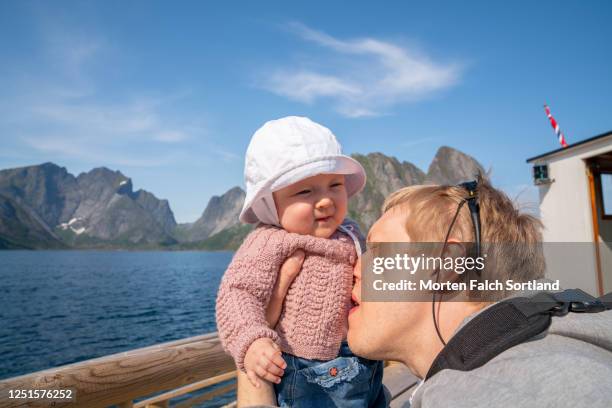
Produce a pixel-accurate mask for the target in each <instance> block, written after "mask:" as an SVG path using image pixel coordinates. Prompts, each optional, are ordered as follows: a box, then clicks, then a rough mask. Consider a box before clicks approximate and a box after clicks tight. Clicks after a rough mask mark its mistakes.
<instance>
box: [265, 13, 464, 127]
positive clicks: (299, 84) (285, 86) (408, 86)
mask: <svg viewBox="0 0 612 408" xmlns="http://www.w3.org/2000/svg"><path fill="white" fill-rule="evenodd" d="M289 28H290V30H291V31H293V32H294V33H296V34H297V35H298V36H300V37H301V38H302V39H303V40H305V41H308V42H310V43H313V44H316V45H318V46H320V47H322V48H324V49H325V50H327V51H330V52H331V55H329V56H328V55H325V56H321V55H316V56H314V55H312V56H310V58H309V62H308V63H307V62H304V61H302V62H301V63H297V64H294V65H293V66H289V67H283V68H279V69H276V70H273V71H272V72H271V73H270V72H268V73H267V75H266V76H265V78H264V79H261V80H260V82H259V85H260V86H261V87H263V88H264V89H267V90H269V91H271V92H273V93H276V94H278V95H281V96H284V97H286V98H288V99H291V100H295V101H298V102H303V103H309V104H311V103H315V102H317V101H318V100H321V99H328V100H330V101H331V103H332V106H333V107H334V109H335V110H336V111H338V112H339V113H341V114H342V115H345V116H348V117H361V116H376V115H381V114H384V111H385V110H386V109H388V108H390V107H392V106H394V105H396V104H399V103H402V102H411V101H412V102H414V101H419V100H422V99H424V98H427V97H430V96H431V95H432V94H433V93H434V92H437V91H440V90H443V89H446V88H449V87H451V86H453V85H455V84H456V83H457V82H458V81H459V78H460V76H461V71H462V69H461V65H460V64H458V63H447V64H443V63H438V62H435V61H433V60H432V59H431V58H429V57H428V56H427V55H425V54H423V53H420V52H418V51H416V50H414V49H408V48H406V47H401V46H399V45H396V44H393V43H391V42H386V41H382V40H378V39H374V38H358V39H350V40H340V39H337V38H334V37H332V36H330V35H328V34H326V33H323V32H320V31H316V30H313V29H311V28H309V27H307V26H305V25H303V24H300V23H292V24H290V25H289ZM347 57H349V58H347ZM312 61H316V64H314V65H316V67H312V66H307V65H313V64H312V63H311V62H312Z"/></svg>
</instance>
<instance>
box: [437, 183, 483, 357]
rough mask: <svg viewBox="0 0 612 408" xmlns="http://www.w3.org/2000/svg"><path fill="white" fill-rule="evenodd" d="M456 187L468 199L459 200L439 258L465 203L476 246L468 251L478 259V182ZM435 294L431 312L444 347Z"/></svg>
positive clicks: (479, 233) (479, 235)
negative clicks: (463, 191)
mask: <svg viewBox="0 0 612 408" xmlns="http://www.w3.org/2000/svg"><path fill="white" fill-rule="evenodd" d="M457 187H462V188H464V189H465V190H466V191H467V193H468V197H467V198H464V199H463V200H461V202H460V203H459V205H458V206H457V211H455V215H454V216H453V220H452V221H451V224H450V226H449V227H448V231H446V236H445V237H444V244H443V245H442V253H441V254H440V258H442V257H443V256H444V252H446V247H447V245H448V239H449V238H450V234H451V232H452V231H453V227H454V226H455V222H456V221H457V217H458V216H459V212H460V211H461V208H462V207H463V205H464V204H465V203H467V205H468V208H469V210H470V218H471V219H472V226H473V227H474V244H475V246H476V251H474V250H473V249H472V250H471V251H470V252H471V254H472V257H474V255H475V257H476V258H479V257H480V255H481V253H480V252H481V243H480V237H481V224H480V204H479V203H478V181H477V180H473V181H467V182H465V183H461V184H458V185H457ZM476 273H477V274H478V276H480V274H481V271H480V270H477V272H476ZM439 280H440V269H437V271H436V283H438V282H439ZM435 307H436V292H434V293H433V299H432V304H431V312H432V314H433V321H434V327H435V329H436V333H437V334H438V338H439V339H440V341H441V342H442V344H443V345H445V346H446V342H445V341H444V339H443V338H442V334H441V333H440V329H439V327H438V321H437V319H436V311H435Z"/></svg>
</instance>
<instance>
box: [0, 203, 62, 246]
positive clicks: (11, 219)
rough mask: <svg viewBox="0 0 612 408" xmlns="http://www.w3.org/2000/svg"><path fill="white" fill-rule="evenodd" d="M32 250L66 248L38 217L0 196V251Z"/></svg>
mask: <svg viewBox="0 0 612 408" xmlns="http://www.w3.org/2000/svg"><path fill="white" fill-rule="evenodd" d="M34 248H66V245H65V244H64V243H62V242H61V241H60V239H59V237H58V236H56V235H55V234H54V233H53V232H52V231H51V230H50V229H49V228H48V227H47V226H46V224H45V223H44V221H43V220H41V219H40V217H39V216H37V215H36V214H34V213H33V212H32V211H30V210H29V209H27V208H24V207H22V206H21V205H19V204H18V203H17V202H16V201H15V200H13V199H11V198H9V197H7V196H5V195H2V194H0V249H34Z"/></svg>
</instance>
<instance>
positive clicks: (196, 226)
mask: <svg viewBox="0 0 612 408" xmlns="http://www.w3.org/2000/svg"><path fill="white" fill-rule="evenodd" d="M352 156H353V158H355V159H356V160H357V161H359V162H360V163H361V164H362V166H363V167H364V169H365V171H366V174H367V182H366V186H365V188H364V189H363V191H362V192H360V193H359V194H357V195H356V196H355V197H353V198H352V199H351V200H350V203H349V213H348V215H349V217H351V218H353V219H355V220H356V221H357V222H359V224H360V225H361V227H362V229H363V231H367V230H368V229H369V228H370V227H371V225H372V224H373V223H374V221H375V220H376V219H377V218H378V217H379V216H380V210H381V206H382V204H383V202H384V199H385V197H387V196H388V195H389V194H390V193H392V192H393V191H396V190H398V189H400V188H402V187H406V186H410V185H415V184H429V183H434V184H457V183H458V182H461V181H465V180H468V179H473V178H474V177H475V176H476V174H477V173H479V172H480V173H483V174H484V170H483V168H482V166H481V165H480V164H479V163H478V162H477V161H476V160H475V159H474V158H473V157H471V156H469V155H467V154H465V153H462V152H460V151H458V150H456V149H453V148H451V147H447V146H443V147H441V148H440V149H438V151H437V153H436V155H435V157H434V158H433V160H432V162H431V164H430V165H429V168H428V170H427V173H425V172H423V171H422V170H421V169H419V168H418V167H416V166H415V165H413V164H412V163H409V162H405V161H404V162H400V161H399V160H397V159H396V158H395V157H391V156H386V155H384V154H383V153H370V154H367V155H362V154H353V155H352ZM244 199H245V192H244V190H242V189H241V188H240V187H233V188H231V189H229V190H228V191H227V192H225V193H224V194H222V195H220V196H213V197H212V198H211V199H210V201H209V202H208V204H207V206H206V208H205V209H204V211H203V213H202V215H201V216H200V218H198V219H197V220H196V221H195V222H193V223H185V224H177V223H176V221H175V219H174V214H173V213H172V210H171V209H170V205H169V203H168V201H167V200H162V199H158V198H157V197H156V196H155V195H154V194H152V193H150V192H148V191H145V190H138V191H133V186H132V180H131V179H130V178H129V177H126V176H125V175H123V174H122V173H121V172H120V171H112V170H110V169H107V168H105V167H99V168H95V169H92V170H91V171H89V172H86V173H81V174H79V175H78V176H77V177H75V176H73V175H72V174H70V173H69V172H68V171H67V170H66V169H65V168H64V167H60V166H57V165H55V164H53V163H43V164H41V165H37V166H27V167H20V168H16V169H8V170H2V171H0V248H61V247H71V248H169V249H201V250H220V249H235V248H237V247H238V246H239V245H240V243H241V242H242V239H243V238H244V236H246V234H248V232H249V231H250V230H251V229H252V226H251V225H242V224H240V223H239V221H238V215H239V213H240V210H241V208H242V205H243V202H244Z"/></svg>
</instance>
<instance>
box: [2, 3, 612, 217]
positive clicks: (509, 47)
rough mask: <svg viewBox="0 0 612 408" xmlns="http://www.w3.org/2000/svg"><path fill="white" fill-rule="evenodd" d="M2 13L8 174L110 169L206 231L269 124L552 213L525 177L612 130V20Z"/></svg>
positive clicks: (552, 9) (521, 10) (518, 8)
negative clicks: (215, 202) (481, 169)
mask: <svg viewBox="0 0 612 408" xmlns="http://www.w3.org/2000/svg"><path fill="white" fill-rule="evenodd" d="M426 3H427V4H426V5H425V4H424V2H419V3H416V2H405V1H397V2H390V1H389V2H374V1H367V2H357V1H352V2H348V1H347V2H333V3H332V2H329V1H325V2H323V1H322V2H318V1H308V2H287V1H284V2H281V1H279V2H271V1H259V2H247V1H244V2H236V1H226V2H216V3H214V2H203V1H197V2H196V1H194V2H187V1H181V2H170V1H164V2H162V1H129V2H125V1H97V2H86V1H79V2H68V1H55V2H30V1H8V0H7V1H2V2H0V112H1V113H0V168H9V167H17V166H24V165H31V164H39V163H42V162H46V161H52V162H54V163H57V164H59V165H61V166H65V167H66V168H67V169H68V171H70V172H72V173H74V174H75V175H76V174H78V173H80V172H83V171H88V170H90V169H91V168H93V167H99V166H107V167H109V168H111V169H118V170H121V171H122V172H123V173H124V174H125V175H127V176H129V177H131V178H132V180H133V183H134V186H135V188H144V189H146V190H149V191H151V192H153V193H154V194H156V195H157V196H158V197H160V198H167V199H169V200H170V204H171V207H172V210H173V211H174V213H175V216H176V218H177V220H178V221H179V222H186V221H194V220H195V219H196V218H197V217H198V216H199V215H200V214H201V212H202V211H203V210H204V207H205V205H206V203H207V202H208V199H209V198H210V197H211V196H212V195H218V194H222V193H223V192H225V191H226V190H228V189H229V188H231V187H232V186H234V185H242V183H243V182H242V170H243V155H244V152H245V150H246V147H247V145H248V142H249V139H250V137H251V135H252V133H253V132H254V131H255V130H256V129H257V128H258V127H259V126H261V125H262V124H263V123H264V122H265V121H267V120H270V119H275V118H279V117H282V116H286V115H304V116H309V117H311V118H312V119H313V120H315V121H318V122H320V123H322V124H324V125H326V126H328V127H329V128H330V129H332V131H333V132H334V133H335V134H336V136H337V137H338V139H339V140H340V142H341V143H342V145H343V147H344V150H345V152H346V153H353V152H359V153H369V152H374V151H380V152H383V153H385V154H388V155H393V156H396V157H397V158H398V159H400V160H407V161H411V162H413V163H414V164H416V165H417V166H419V167H421V168H422V169H423V170H426V169H427V166H428V165H429V163H430V161H431V159H432V158H433V156H434V154H435V152H436V150H437V149H438V147H439V146H441V145H449V146H452V147H455V148H458V149H460V150H462V151H464V152H466V153H468V154H470V155H472V156H474V157H475V158H476V159H478V160H479V161H480V162H481V163H482V164H483V165H484V166H485V168H491V169H492V177H493V182H494V183H495V184H496V185H497V186H500V187H502V188H504V189H505V190H506V191H508V192H509V193H510V194H512V195H516V194H519V193H521V192H522V195H521V200H522V201H534V200H535V199H536V198H535V197H536V196H535V194H534V189H533V188H532V187H531V178H530V177H531V175H530V168H529V166H528V165H527V164H525V159H526V158H528V157H531V156H534V155H536V154H540V153H543V152H546V151H549V150H553V149H555V148H557V147H558V143H557V141H556V138H555V136H554V135H553V132H552V129H551V128H550V125H549V123H548V122H547V119H546V116H545V114H544V111H543V109H542V104H543V103H544V102H547V103H548V104H549V105H550V106H551V109H552V113H553V115H554V116H555V117H556V119H557V120H558V122H559V124H560V126H561V129H562V130H563V131H564V133H565V135H566V138H567V140H568V142H569V143H572V142H576V141H579V140H582V139H585V138H588V137H591V136H594V135H596V134H599V133H603V132H606V131H609V130H612V115H611V113H612V109H611V107H612V103H611V102H610V100H611V97H612V76H611V75H610V72H611V67H612V26H611V25H610V24H609V22H610V19H611V17H612V3H610V2H606V1H601V2H596V1H587V2H573V1H572V2H570V1H566V2H544V1H541V2H527V1H525V2H495V3H496V4H493V3H494V2H475V1H474V2H467V3H465V2H436V1H430V2H426Z"/></svg>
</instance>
